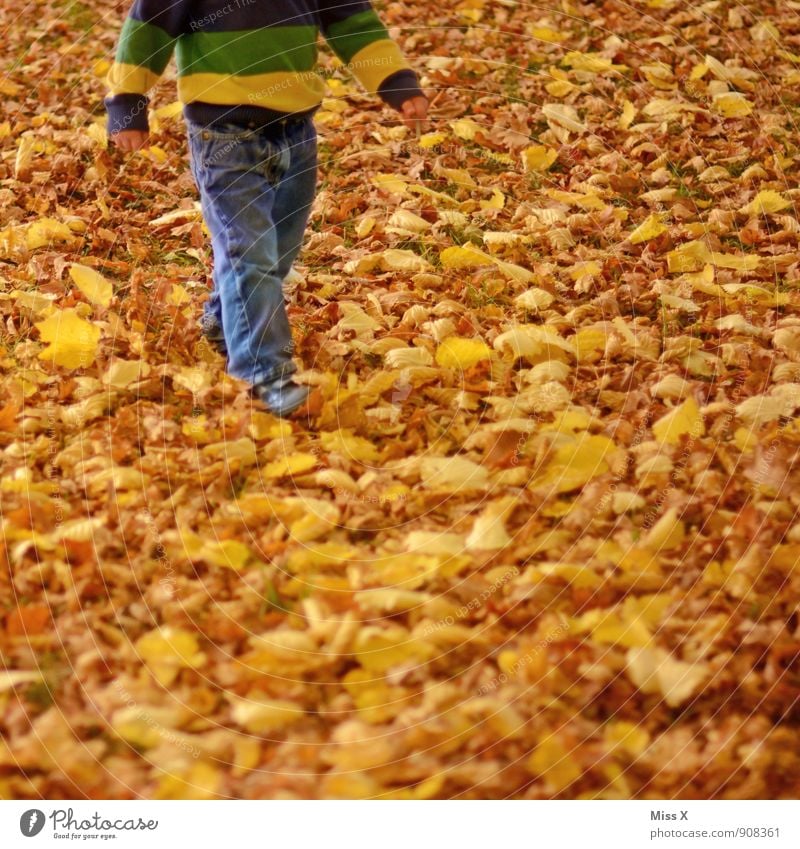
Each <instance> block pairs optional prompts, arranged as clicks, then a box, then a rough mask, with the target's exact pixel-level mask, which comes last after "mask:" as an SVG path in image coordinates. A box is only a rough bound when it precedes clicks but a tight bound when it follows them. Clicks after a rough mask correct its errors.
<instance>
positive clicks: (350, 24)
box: [325, 10, 389, 63]
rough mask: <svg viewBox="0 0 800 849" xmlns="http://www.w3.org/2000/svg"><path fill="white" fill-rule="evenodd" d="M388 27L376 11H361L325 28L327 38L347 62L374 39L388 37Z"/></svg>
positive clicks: (339, 55)
mask: <svg viewBox="0 0 800 849" xmlns="http://www.w3.org/2000/svg"><path fill="white" fill-rule="evenodd" d="M388 37H389V34H388V33H387V32H386V27H385V26H384V25H383V24H382V23H381V21H380V18H379V17H378V16H377V15H376V14H375V12H374V11H372V10H370V11H367V12H359V13H358V14H356V15H351V16H350V17H349V18H346V19H345V20H343V21H340V22H339V23H338V24H333V25H332V26H330V27H329V28H328V29H327V30H325V38H326V40H327V41H328V43H329V44H330V46H331V47H332V48H333V50H334V51H335V52H336V55H337V56H338V57H339V58H340V59H341V60H342V61H343V62H345V63H349V62H350V60H351V59H352V58H353V56H355V55H356V53H358V52H359V51H360V50H363V49H364V48H365V47H366V46H367V45H368V44H371V43H372V42H373V41H378V40H380V39H384V38H388Z"/></svg>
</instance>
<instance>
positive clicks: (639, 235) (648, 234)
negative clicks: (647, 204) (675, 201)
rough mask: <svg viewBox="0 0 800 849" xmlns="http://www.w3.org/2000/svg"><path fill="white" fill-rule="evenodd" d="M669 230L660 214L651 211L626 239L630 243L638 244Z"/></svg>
mask: <svg viewBox="0 0 800 849" xmlns="http://www.w3.org/2000/svg"><path fill="white" fill-rule="evenodd" d="M667 230H669V227H667V225H666V224H664V222H663V221H662V220H661V216H660V215H658V213H655V212H654V213H653V214H652V215H648V216H647V218H645V220H644V221H642V223H641V224H640V225H639V226H638V227H637V228H636V229H635V230H634V231H633V232H632V233H631V234H630V236H628V241H629V242H630V243H631V244H632V245H638V244H641V243H642V242H649V241H650V240H651V239H655V238H656V237H657V236H660V235H661V234H662V233H666V232H667Z"/></svg>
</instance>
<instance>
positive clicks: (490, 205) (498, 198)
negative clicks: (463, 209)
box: [480, 189, 506, 209]
mask: <svg viewBox="0 0 800 849" xmlns="http://www.w3.org/2000/svg"><path fill="white" fill-rule="evenodd" d="M505 205H506V196H505V195H504V194H503V193H502V192H501V191H500V189H493V190H492V199H491V200H482V201H481V202H480V206H481V209H502V208H503V207H504V206H505Z"/></svg>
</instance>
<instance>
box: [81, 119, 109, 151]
mask: <svg viewBox="0 0 800 849" xmlns="http://www.w3.org/2000/svg"><path fill="white" fill-rule="evenodd" d="M86 135H87V136H89V138H90V139H92V141H95V142H97V146H98V147H99V148H100V149H101V150H106V148H107V147H108V133H107V132H106V128H105V127H103V126H102V125H100V124H95V123H92V124H89V126H88V127H87V128H86Z"/></svg>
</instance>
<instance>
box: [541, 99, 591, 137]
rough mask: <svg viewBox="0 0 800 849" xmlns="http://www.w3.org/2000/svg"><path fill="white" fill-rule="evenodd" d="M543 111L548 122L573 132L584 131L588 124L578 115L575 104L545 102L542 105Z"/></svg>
mask: <svg viewBox="0 0 800 849" xmlns="http://www.w3.org/2000/svg"><path fill="white" fill-rule="evenodd" d="M542 113H543V114H544V117H545V118H547V120H548V122H551V123H553V124H557V125H558V126H559V127H564V129H566V130H570V131H571V132H573V133H582V132H584V130H586V125H585V124H584V123H583V121H581V119H580V118H579V117H578V113H577V111H576V110H575V107H574V106H569V105H568V104H566V103H545V104H544V105H543V106H542Z"/></svg>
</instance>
